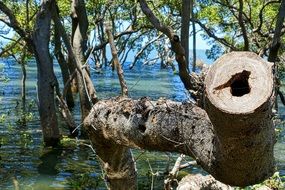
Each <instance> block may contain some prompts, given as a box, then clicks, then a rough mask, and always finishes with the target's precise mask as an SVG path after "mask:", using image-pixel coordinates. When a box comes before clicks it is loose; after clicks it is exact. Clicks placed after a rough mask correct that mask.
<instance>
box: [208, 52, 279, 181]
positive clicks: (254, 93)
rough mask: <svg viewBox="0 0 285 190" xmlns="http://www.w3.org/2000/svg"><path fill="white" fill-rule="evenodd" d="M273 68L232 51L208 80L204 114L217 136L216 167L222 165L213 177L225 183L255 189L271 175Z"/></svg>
mask: <svg viewBox="0 0 285 190" xmlns="http://www.w3.org/2000/svg"><path fill="white" fill-rule="evenodd" d="M272 66H273V65H272V64H270V63H269V62H266V61H264V60H263V59H262V58H260V57H259V56H257V55H256V54H254V53H250V52H233V53H229V54H227V55H224V56H222V57H221V58H220V59H218V60H217V61H216V63H215V64H214V65H213V66H212V67H211V68H210V70H209V72H208V74H207V76H206V79H205V87H206V111H207V113H208V116H209V118H210V120H211V122H212V124H213V126H214V129H215V135H216V142H214V143H215V144H216V145H215V150H214V152H215V162H214V163H213V164H215V165H217V166H220V168H219V170H216V172H215V173H211V174H212V175H213V176H214V177H216V178H217V179H218V180H220V181H222V182H224V183H228V184H231V185H243V184H251V183H255V182H258V181H262V180H264V179H265V178H266V177H269V176H270V175H271V174H272V172H273V169H274V157H273V145H274V142H275V136H274V127H273V123H272V120H271V118H272V113H271V109H272V103H273V102H272V100H273V94H274V93H273V89H274V88H273V76H272ZM225 174H226V175H225Z"/></svg>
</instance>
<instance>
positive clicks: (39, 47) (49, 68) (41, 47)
mask: <svg viewBox="0 0 285 190" xmlns="http://www.w3.org/2000/svg"><path fill="white" fill-rule="evenodd" d="M52 1H53V0H42V5H41V9H40V10H39V12H38V14H37V18H36V24H35V29H34V33H33V43H34V54H35V58H36V61H37V69H38V70H37V71H38V83H37V84H38V99H39V113H40V121H41V126H42V129H43V137H44V142H45V144H46V145H47V146H53V145H56V144H57V143H58V142H59V138H60V134H59V129H58V125H57V116H56V109H55V103H54V87H55V84H56V80H55V75H54V71H53V64H52V59H51V57H50V54H49V39H50V25H51V10H50V7H51V3H52Z"/></svg>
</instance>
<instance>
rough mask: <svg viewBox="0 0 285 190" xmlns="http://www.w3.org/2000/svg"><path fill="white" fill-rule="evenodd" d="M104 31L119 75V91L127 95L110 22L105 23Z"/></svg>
mask: <svg viewBox="0 0 285 190" xmlns="http://www.w3.org/2000/svg"><path fill="white" fill-rule="evenodd" d="M106 33H107V35H108V38H109V43H110V47H111V52H112V56H113V62H114V65H115V68H116V71H117V74H118V77H119V81H120V85H121V92H122V96H126V97H127V96H128V87H127V83H126V81H125V79H124V71H123V69H122V66H121V64H120V61H119V58H118V52H117V48H116V46H115V42H114V37H113V34H112V31H111V26H110V24H106Z"/></svg>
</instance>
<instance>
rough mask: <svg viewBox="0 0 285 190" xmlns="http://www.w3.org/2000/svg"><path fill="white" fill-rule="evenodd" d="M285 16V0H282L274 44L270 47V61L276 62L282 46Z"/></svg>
mask: <svg viewBox="0 0 285 190" xmlns="http://www.w3.org/2000/svg"><path fill="white" fill-rule="evenodd" d="M284 18H285V0H282V1H281V5H280V7H279V12H278V17H277V21H276V25H275V32H274V36H273V40H272V44H271V46H270V49H269V55H268V61H270V62H275V61H276V59H277V57H278V50H279V48H280V39H281V30H282V28H283V23H284Z"/></svg>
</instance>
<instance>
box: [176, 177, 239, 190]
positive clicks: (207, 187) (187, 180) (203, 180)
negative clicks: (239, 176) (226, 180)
mask: <svg viewBox="0 0 285 190" xmlns="http://www.w3.org/2000/svg"><path fill="white" fill-rule="evenodd" d="M201 189H202V190H234V188H232V187H231V186H229V185H225V184H223V183H221V182H219V181H217V180H215V178H213V177H212V176H210V175H207V176H203V175H201V174H197V175H187V176H185V177H184V178H183V179H182V180H181V181H180V182H179V185H178V187H177V190H201Z"/></svg>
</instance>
